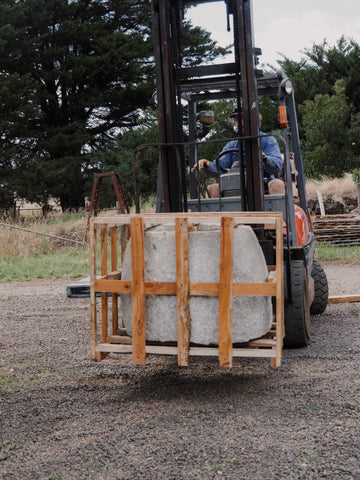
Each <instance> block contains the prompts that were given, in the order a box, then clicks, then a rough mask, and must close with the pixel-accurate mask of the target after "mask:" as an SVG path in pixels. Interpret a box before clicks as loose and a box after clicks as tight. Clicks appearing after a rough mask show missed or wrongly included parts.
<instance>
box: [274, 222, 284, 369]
mask: <svg viewBox="0 0 360 480" xmlns="http://www.w3.org/2000/svg"><path fill="white" fill-rule="evenodd" d="M282 229H283V221H282V214H281V215H280V217H278V218H277V219H276V241H275V248H276V251H275V257H276V258H275V264H276V268H275V270H274V274H275V280H276V281H275V285H276V297H275V308H276V316H275V322H276V357H275V359H273V360H272V361H271V366H272V367H279V366H280V364H281V357H282V347H283V339H284V334H285V329H284V286H283V282H284V273H283V230H282Z"/></svg>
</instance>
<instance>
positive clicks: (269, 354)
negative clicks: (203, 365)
mask: <svg viewBox="0 0 360 480" xmlns="http://www.w3.org/2000/svg"><path fill="white" fill-rule="evenodd" d="M145 350H146V353H152V354H157V355H177V347H171V346H161V345H159V346H158V345H146V347H145ZM96 351H97V352H108V353H109V352H113V353H131V352H132V346H131V345H126V344H112V343H102V344H99V345H97V346H96ZM189 355H190V356H201V357H217V356H218V355H219V349H218V348H217V347H190V349H189ZM233 357H257V358H274V357H276V351H275V349H274V348H267V349H265V348H261V349H260V348H234V349H233Z"/></svg>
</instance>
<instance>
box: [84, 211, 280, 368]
mask: <svg viewBox="0 0 360 480" xmlns="http://www.w3.org/2000/svg"><path fill="white" fill-rule="evenodd" d="M161 223H172V224H173V225H174V230H175V244H176V269H177V275H176V282H153V281H145V273H144V263H145V262H144V255H145V252H144V230H145V229H146V228H149V227H151V226H154V225H159V224H161ZM199 223H206V224H209V223H214V224H218V225H219V226H220V229H221V235H220V238H221V241H220V258H219V262H220V279H219V280H220V281H219V282H218V283H208V282H203V283H192V282H190V281H189V246H188V234H189V229H191V228H192V226H193V225H197V224H199ZM124 225H128V227H129V230H130V236H131V258H132V267H131V268H132V277H131V278H132V279H131V280H121V270H120V269H118V265H117V257H118V250H117V247H118V240H117V239H118V235H119V231H120V229H121V227H122V226H124ZM236 225H251V226H255V225H256V226H257V227H261V228H263V229H265V230H266V229H269V230H273V231H274V234H275V235H276V264H275V265H274V266H271V267H269V276H268V280H267V281H266V282H263V283H233V279H232V276H233V263H232V262H233V257H232V255H233V248H234V245H233V229H234V227H235V226H236ZM108 239H110V241H108ZM282 244H283V240H282V214H281V213H279V212H276V213H273V212H261V213H251V212H246V213H244V212H221V213H176V214H175V213H174V214H170V213H164V214H143V215H135V214H134V215H119V216H112V217H97V218H93V219H92V220H91V226H90V263H91V275H90V306H91V318H90V321H91V360H93V361H100V360H102V359H103V358H104V356H105V355H107V354H108V353H110V352H113V353H131V354H132V361H133V363H134V364H140V365H142V364H144V363H145V361H146V354H160V355H161V354H162V355H177V357H178V364H179V365H181V366H186V365H188V363H189V356H192V355H198V356H217V357H218V358H219V364H220V366H223V367H231V366H232V363H233V358H234V357H267V358H270V359H271V365H272V366H273V367H275V366H280V363H281V356H282V345H283V337H284V312H283V304H284V298H283V247H282ZM99 247H100V258H99V260H100V264H101V267H100V270H101V271H100V275H98V274H97V269H96V264H97V258H96V256H97V255H96V252H97V249H99ZM108 250H110V259H109V260H110V264H111V271H110V272H108ZM99 293H100V294H101V335H100V334H99V333H98V322H97V300H96V298H97V295H98V294H99ZM109 293H110V294H111V297H110V299H109V297H108V294H109ZM121 293H127V294H131V295H132V337H131V338H130V337H129V336H127V335H126V334H124V332H121V333H120V334H119V324H118V323H119V321H118V317H119V315H118V314H119V312H118V299H117V297H118V294H121ZM146 295H176V297H177V327H178V334H177V344H176V345H165V344H150V343H149V342H147V341H146V339H145V313H146V301H145V296H146ZM193 295H195V296H199V295H201V296H209V297H210V296H218V297H219V342H218V346H216V347H208V346H197V345H191V344H190V328H191V325H190V321H191V320H190V308H189V303H190V297H191V296H193ZM234 295H235V296H236V295H244V296H245V295H246V296H253V295H255V296H272V297H275V299H276V300H275V305H276V307H275V310H276V311H275V314H274V321H273V325H272V328H271V330H270V331H269V332H268V333H267V335H265V336H264V337H262V338H260V339H255V340H252V341H250V342H247V343H245V344H241V345H233V342H232V297H233V296H234ZM109 303H110V304H111V318H112V325H111V328H110V326H109V325H108V313H109V312H108V310H109ZM109 330H110V331H109ZM99 337H101V339H100V338H99Z"/></svg>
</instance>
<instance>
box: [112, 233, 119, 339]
mask: <svg viewBox="0 0 360 480" xmlns="http://www.w3.org/2000/svg"><path fill="white" fill-rule="evenodd" d="M110 239H111V271H112V272H114V271H115V270H117V227H111V228H110ZM118 313H119V312H118V297H117V293H113V294H112V295H111V315H112V334H113V335H116V334H117V330H118V318H119V317H118Z"/></svg>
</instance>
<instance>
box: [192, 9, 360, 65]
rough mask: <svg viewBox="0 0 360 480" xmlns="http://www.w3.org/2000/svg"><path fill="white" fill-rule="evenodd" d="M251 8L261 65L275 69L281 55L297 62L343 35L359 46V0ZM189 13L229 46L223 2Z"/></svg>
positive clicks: (195, 20)
mask: <svg viewBox="0 0 360 480" xmlns="http://www.w3.org/2000/svg"><path fill="white" fill-rule="evenodd" d="M252 5H253V24H254V38H255V46H256V47H260V48H261V49H262V56H261V57H260V61H261V62H262V63H265V64H266V63H270V64H272V65H274V66H276V65H277V63H276V62H277V60H280V59H281V58H282V57H281V55H280V54H284V55H285V56H287V57H289V58H290V59H291V60H300V58H301V57H302V56H303V55H302V51H303V50H304V49H305V48H311V47H312V45H313V44H314V43H315V44H320V43H322V41H323V40H324V39H326V40H327V42H328V43H329V44H330V45H334V44H335V43H336V41H337V40H338V39H339V38H340V37H341V36H342V35H345V37H347V38H351V39H353V40H355V41H356V42H358V43H360V0H296V1H294V0H272V1H269V0H252ZM189 12H191V13H189V14H188V15H189V16H190V18H191V19H192V21H193V24H194V25H201V26H202V27H204V28H205V29H206V30H208V31H210V32H212V33H213V38H215V39H216V40H218V41H219V43H220V44H221V45H226V44H230V43H232V38H233V37H232V32H230V33H227V31H226V8H225V2H224V1H219V2H213V3H206V4H203V5H198V6H197V7H195V8H192V9H190V11H189ZM231 18H232V17H231Z"/></svg>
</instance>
